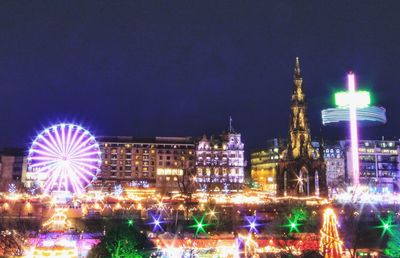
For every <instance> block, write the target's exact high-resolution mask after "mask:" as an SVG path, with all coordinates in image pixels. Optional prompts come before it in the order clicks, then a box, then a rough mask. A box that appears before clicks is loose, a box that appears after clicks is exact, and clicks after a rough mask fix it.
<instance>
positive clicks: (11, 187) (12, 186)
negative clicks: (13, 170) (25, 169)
mask: <svg viewBox="0 0 400 258" xmlns="http://www.w3.org/2000/svg"><path fill="white" fill-rule="evenodd" d="M8 192H9V193H10V194H14V193H16V192H17V186H16V185H15V184H13V183H11V184H8Z"/></svg>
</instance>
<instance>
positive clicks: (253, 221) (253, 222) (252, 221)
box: [244, 216, 261, 233]
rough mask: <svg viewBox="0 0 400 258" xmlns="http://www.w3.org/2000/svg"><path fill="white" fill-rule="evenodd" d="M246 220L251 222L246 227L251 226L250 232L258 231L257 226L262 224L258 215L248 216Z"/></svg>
mask: <svg viewBox="0 0 400 258" xmlns="http://www.w3.org/2000/svg"><path fill="white" fill-rule="evenodd" d="M246 220H247V222H248V223H249V224H248V225H246V226H244V227H246V228H249V233H252V232H255V233H258V230H257V227H258V226H261V224H258V223H257V218H256V216H246Z"/></svg>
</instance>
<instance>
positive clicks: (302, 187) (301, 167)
mask: <svg viewBox="0 0 400 258" xmlns="http://www.w3.org/2000/svg"><path fill="white" fill-rule="evenodd" d="M293 82H294V89H293V94H292V99H291V106H290V122H289V142H288V144H287V147H286V150H285V151H284V152H283V153H282V158H281V159H280V160H279V162H278V171H277V177H276V179H277V195H278V196H286V195H290V196H314V195H321V196H327V194H328V189H327V185H326V165H325V163H324V157H323V153H322V151H323V148H320V153H319V155H317V156H318V157H315V155H314V153H315V151H314V149H313V147H312V145H311V134H310V129H309V125H308V118H307V112H306V101H305V94H304V92H303V86H302V83H303V79H302V76H301V71H300V63H299V59H298V58H296V64H295V69H294V80H293Z"/></svg>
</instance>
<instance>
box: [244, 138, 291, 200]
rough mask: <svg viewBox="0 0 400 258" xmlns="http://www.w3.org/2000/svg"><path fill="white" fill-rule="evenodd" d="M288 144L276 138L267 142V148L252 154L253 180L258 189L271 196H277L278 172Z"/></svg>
mask: <svg viewBox="0 0 400 258" xmlns="http://www.w3.org/2000/svg"><path fill="white" fill-rule="evenodd" d="M286 142H287V141H286V140H284V139H277V138H275V139H272V140H268V141H267V148H265V149H259V150H255V151H252V152H251V154H250V164H251V178H252V180H253V181H254V183H255V185H256V188H257V189H259V190H261V191H264V192H267V193H269V194H271V195H275V194H276V171H277V168H278V161H279V159H280V155H281V153H282V151H283V148H284V146H285V145H286Z"/></svg>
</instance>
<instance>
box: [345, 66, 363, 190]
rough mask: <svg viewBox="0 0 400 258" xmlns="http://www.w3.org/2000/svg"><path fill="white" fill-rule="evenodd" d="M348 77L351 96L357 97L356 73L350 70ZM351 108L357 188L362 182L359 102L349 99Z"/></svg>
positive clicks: (352, 144)
mask: <svg viewBox="0 0 400 258" xmlns="http://www.w3.org/2000/svg"><path fill="white" fill-rule="evenodd" d="M347 79H348V90H349V94H350V98H351V100H354V99H356V83H355V78H354V74H353V73H352V72H350V73H349V74H348V75H347ZM349 110H350V138H351V159H352V168H353V171H352V172H353V186H354V187H356V188H357V187H358V186H359V184H360V164H359V159H358V131H357V130H358V129H357V103H356V102H355V101H349Z"/></svg>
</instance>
